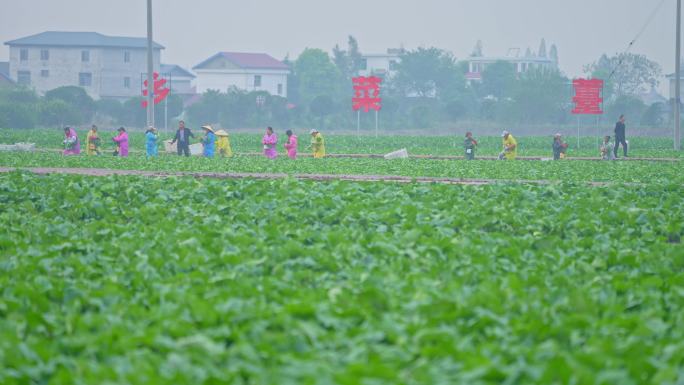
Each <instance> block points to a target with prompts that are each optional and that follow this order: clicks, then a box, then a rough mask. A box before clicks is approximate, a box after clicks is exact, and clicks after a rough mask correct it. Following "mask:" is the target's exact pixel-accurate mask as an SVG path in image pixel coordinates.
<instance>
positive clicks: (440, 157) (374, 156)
mask: <svg viewBox="0 0 684 385" xmlns="http://www.w3.org/2000/svg"><path fill="white" fill-rule="evenodd" d="M36 151H37V152H62V150H60V149H54V148H42V149H37V150H36ZM129 152H130V153H131V154H143V151H140V150H136V149H131V150H129ZM160 154H164V155H171V156H173V155H175V153H163V152H162V153H160ZM235 155H237V156H263V154H261V153H258V152H242V153H236V154H235ZM298 156H299V157H301V158H311V157H313V154H309V153H299V154H298ZM326 157H327V158H356V159H382V158H383V157H384V155H383V154H328V155H327V156H326ZM409 158H410V159H430V160H461V159H464V157H463V156H456V155H409ZM477 160H498V157H496V156H484V155H483V156H478V157H477ZM517 160H527V161H547V160H551V158H549V157H544V156H519V157H518V158H517ZM568 160H584V161H596V162H601V161H603V160H602V159H601V158H596V157H582V156H578V157H569V158H565V160H564V161H568ZM619 160H620V161H628V162H633V161H648V162H675V163H676V162H679V161H681V160H682V159H679V158H643V157H640V158H631V157H630V158H620V159H619Z"/></svg>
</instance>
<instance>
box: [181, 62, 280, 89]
mask: <svg viewBox="0 0 684 385" xmlns="http://www.w3.org/2000/svg"><path fill="white" fill-rule="evenodd" d="M192 70H193V71H195V73H196V74H197V80H196V83H197V92H199V93H204V92H206V91H208V90H217V91H221V92H226V91H228V90H230V89H231V88H237V89H239V90H243V91H248V92H251V91H266V92H268V93H269V94H271V95H276V96H282V97H287V77H288V75H289V74H290V68H289V67H288V66H287V65H286V64H285V63H283V62H281V61H279V60H276V59H274V58H273V57H271V56H269V55H267V54H264V53H240V52H219V53H217V54H216V55H214V56H212V57H210V58H209V59H207V60H205V61H203V62H201V63H200V64H198V65H196V66H195V67H193V68H192Z"/></svg>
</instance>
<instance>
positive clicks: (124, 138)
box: [112, 127, 128, 156]
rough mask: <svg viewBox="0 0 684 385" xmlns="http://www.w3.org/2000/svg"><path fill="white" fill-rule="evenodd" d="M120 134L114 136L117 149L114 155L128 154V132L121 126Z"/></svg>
mask: <svg viewBox="0 0 684 385" xmlns="http://www.w3.org/2000/svg"><path fill="white" fill-rule="evenodd" d="M118 131H119V135H117V136H115V137H114V138H112V140H113V141H114V143H116V151H115V152H114V156H128V134H127V133H126V129H125V128H123V127H119V130H118Z"/></svg>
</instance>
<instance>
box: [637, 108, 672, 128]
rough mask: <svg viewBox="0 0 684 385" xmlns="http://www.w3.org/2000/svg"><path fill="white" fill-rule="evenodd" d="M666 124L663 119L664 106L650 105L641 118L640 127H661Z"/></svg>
mask: <svg viewBox="0 0 684 385" xmlns="http://www.w3.org/2000/svg"><path fill="white" fill-rule="evenodd" d="M666 123H667V119H666V118H665V104H664V103H653V104H651V105H650V106H649V107H648V108H647V109H646V111H645V112H644V114H643V116H642V117H641V125H642V126H648V127H662V126H664V125H665V124H666Z"/></svg>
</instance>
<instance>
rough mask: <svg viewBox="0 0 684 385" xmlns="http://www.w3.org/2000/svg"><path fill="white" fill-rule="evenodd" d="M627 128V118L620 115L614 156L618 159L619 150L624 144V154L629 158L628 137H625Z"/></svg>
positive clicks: (616, 129) (616, 126) (616, 130)
mask: <svg viewBox="0 0 684 385" xmlns="http://www.w3.org/2000/svg"><path fill="white" fill-rule="evenodd" d="M626 128H627V126H626V125H625V116H624V115H620V119H619V120H618V121H617V123H615V150H614V155H615V158H617V153H618V149H619V148H620V144H622V152H623V154H624V156H625V158H627V137H626V136H625V130H626Z"/></svg>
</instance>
